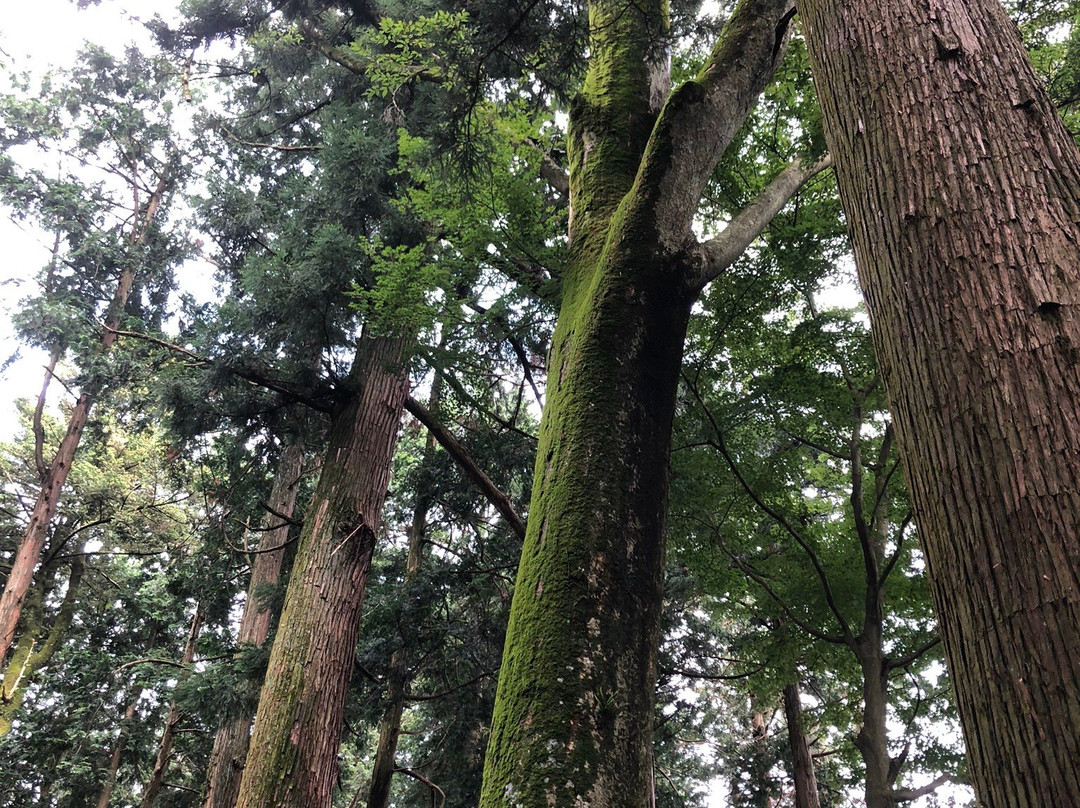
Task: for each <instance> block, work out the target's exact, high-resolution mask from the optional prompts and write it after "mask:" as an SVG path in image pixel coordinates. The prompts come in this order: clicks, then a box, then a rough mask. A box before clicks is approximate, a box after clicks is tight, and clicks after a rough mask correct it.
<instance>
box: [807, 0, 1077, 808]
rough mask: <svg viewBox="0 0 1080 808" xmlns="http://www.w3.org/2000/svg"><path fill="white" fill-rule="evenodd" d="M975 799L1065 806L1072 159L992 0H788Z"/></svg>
mask: <svg viewBox="0 0 1080 808" xmlns="http://www.w3.org/2000/svg"><path fill="white" fill-rule="evenodd" d="M799 9H800V13H801V14H802V16H803V21H804V24H805V28H806V32H807V45H808V48H809V53H810V58H811V62H812V65H813V68H814V74H815V79H816V82H817V87H818V92H819V95H820V98H821V103H822V109H823V112H824V116H825V123H826V133H827V136H828V141H829V144H830V149H831V152H832V155H833V158H834V160H835V162H836V166H837V178H838V182H839V187H840V193H841V197H842V199H843V202H844V208H845V211H846V214H847V217H848V221H849V223H850V227H851V233H852V241H853V245H854V250H855V257H856V263H857V265H858V268H859V276H860V280H861V282H862V285H863V288H864V291H865V294H866V300H867V306H868V308H869V311H870V315H871V319H872V322H873V327H874V328H873V330H874V337H875V341H876V345H877V351H878V357H879V361H880V364H881V366H882V369H883V373H884V378H885V381H886V386H887V388H888V392H889V397H890V402H891V406H892V409H893V413H894V418H895V423H896V429H897V435H898V442H899V446H900V449H901V454H902V457H903V459H904V463H905V468H906V471H907V477H908V482H909V484H910V487H911V493H912V499H913V503H914V507H915V514H916V519H917V522H918V525H919V535H920V537H921V540H922V542H923V547H924V551H925V555H926V560H927V571H928V574H929V577H930V581H931V589H932V592H933V594H934V600H935V605H936V608H937V612H938V617H939V621H940V623H941V627H942V633H943V639H944V644H945V650H946V654H947V657H948V661H949V668H950V672H951V676H952V682H953V686H954V688H955V691H956V697H957V706H958V709H959V712H960V717H961V721H962V724H963V727H964V732H965V737H966V740H967V746H968V754H969V758H970V772H971V778H972V781H973V784H974V786H975V789H976V793H977V794H978V796H979V799H980V800H981V801H982V803H983V804H985V805H987V806H989V808H1028V807H1032V808H1033V807H1034V806H1048V805H1062V806H1065V805H1070V806H1075V805H1080V767H1078V766H1077V765H1076V761H1077V760H1080V656H1078V655H1077V654H1076V653H1075V649H1076V648H1077V647H1080V525H1078V521H1080V466H1078V465H1077V463H1076V461H1075V458H1076V456H1077V451H1078V449H1080V418H1078V417H1077V405H1076V402H1077V401H1080V375H1078V374H1077V356H1078V354H1077V348H1078V346H1080V316H1078V314H1080V312H1078V306H1077V304H1078V303H1080V262H1078V260H1077V244H1078V242H1080V225H1078V222H1080V157H1078V154H1077V150H1076V146H1075V144H1074V143H1073V142H1072V139H1071V138H1070V137H1069V134H1068V133H1067V132H1066V131H1065V129H1064V127H1063V126H1062V124H1061V122H1060V120H1059V119H1058V117H1057V114H1056V112H1055V110H1054V109H1053V108H1052V106H1051V105H1050V103H1049V101H1048V99H1047V97H1046V95H1045V93H1044V92H1043V90H1042V88H1041V87H1040V86H1039V83H1038V81H1037V80H1036V78H1035V76H1034V74H1033V72H1032V70H1031V67H1030V65H1029V64H1028V61H1027V58H1026V55H1025V53H1024V50H1023V47H1022V45H1021V42H1020V38H1019V35H1018V33H1017V31H1016V29H1015V27H1014V26H1013V24H1012V23H1011V22H1010V21H1009V19H1008V17H1007V16H1006V15H1005V13H1004V11H1003V10H1002V8H1001V7H1000V5H999V4H998V3H997V2H994V0H929V2H921V3H916V2H912V1H911V0H843V2H841V1H840V0H803V2H802V3H800V6H799Z"/></svg>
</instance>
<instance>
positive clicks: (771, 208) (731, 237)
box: [687, 156, 832, 294]
mask: <svg viewBox="0 0 1080 808" xmlns="http://www.w3.org/2000/svg"><path fill="white" fill-rule="evenodd" d="M830 166H832V158H831V157H829V156H825V157H824V158H822V159H821V160H818V161H817V162H816V163H813V164H807V163H804V162H803V161H802V160H794V161H793V162H791V163H790V164H789V165H788V166H787V168H785V169H784V170H783V171H781V172H780V173H779V174H777V175H776V177H775V178H773V180H772V182H770V183H769V184H768V185H766V186H765V187H764V188H763V189H761V191H760V192H758V195H757V196H756V197H754V200H753V201H752V202H751V203H750V204H749V205H747V206H746V207H745V208H743V209H742V211H740V212H739V213H738V215H736V216H735V218H733V219H732V220H731V222H730V223H729V224H728V226H727V227H726V228H724V231H723V232H722V233H720V234H719V235H718V236H716V237H715V238H713V239H710V240H709V241H706V242H704V243H702V244H699V245H698V247H697V256H698V260H699V266H698V269H697V271H696V272H694V273H693V274H692V275H691V277H690V278H688V281H687V283H688V285H689V287H690V291H691V292H693V293H695V294H696V293H697V292H700V291H701V290H702V289H703V288H704V287H705V285H706V284H707V283H709V282H710V281H712V280H714V279H715V278H716V277H718V276H719V275H720V274H721V273H723V272H725V271H726V270H727V269H728V268H729V267H730V266H731V265H732V264H734V263H735V261H736V260H737V259H738V258H739V256H741V255H742V254H743V253H744V252H746V249H747V248H748V247H749V246H750V245H751V244H753V243H754V240H755V239H756V238H757V237H758V236H760V235H761V233H762V232H763V231H764V230H765V228H766V227H767V226H768V224H769V222H771V221H772V220H773V218H774V217H775V216H776V214H777V213H779V212H780V210H781V209H782V208H783V207H784V205H786V204H787V203H788V201H789V200H790V199H791V197H793V196H794V195H795V193H796V191H798V190H799V188H801V187H802V186H803V184H804V183H805V182H807V180H809V179H811V178H813V177H815V176H817V175H818V174H820V173H821V172H822V171H824V170H825V169H827V168H829V167H830Z"/></svg>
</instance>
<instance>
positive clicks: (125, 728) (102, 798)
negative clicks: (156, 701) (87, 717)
mask: <svg viewBox="0 0 1080 808" xmlns="http://www.w3.org/2000/svg"><path fill="white" fill-rule="evenodd" d="M142 694H143V689H142V688H139V689H138V690H136V692H135V697H134V698H133V699H131V701H130V702H128V706H127V709H126V710H124V720H123V722H122V723H121V724H120V734H119V735H117V736H116V743H115V744H114V745H113V751H112V754H111V755H110V756H109V770H108V771H107V772H106V774H105V783H104V784H103V785H102V786H101V793H100V794H99V795H98V802H97V808H109V800H111V799H112V794H113V790H114V789H115V788H116V776H117V775H118V774H119V773H120V760H121V759H122V758H123V756H124V749H126V748H127V741H128V736H129V735H130V734H131V722H132V721H134V720H135V710H136V708H137V707H138V704H139V699H140V698H141V697H142Z"/></svg>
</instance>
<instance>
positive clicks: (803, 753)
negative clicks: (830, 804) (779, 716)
mask: <svg viewBox="0 0 1080 808" xmlns="http://www.w3.org/2000/svg"><path fill="white" fill-rule="evenodd" d="M784 717H785V718H786V719H787V730H788V748H789V749H790V750H791V762H792V772H793V777H792V779H793V780H794V782H795V808H820V806H821V801H820V800H819V799H818V789H817V773H816V772H815V770H814V756H813V754H812V753H811V751H810V740H809V739H808V738H807V737H806V730H805V728H804V727H803V722H802V696H801V694H800V692H799V685H798V683H796V682H793V683H791V684H790V685H788V686H787V687H785V688H784Z"/></svg>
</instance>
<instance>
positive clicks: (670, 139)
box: [635, 0, 792, 254]
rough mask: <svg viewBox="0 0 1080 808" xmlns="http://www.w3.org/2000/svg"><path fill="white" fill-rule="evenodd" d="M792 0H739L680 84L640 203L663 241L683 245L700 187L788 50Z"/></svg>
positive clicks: (648, 156)
mask: <svg viewBox="0 0 1080 808" xmlns="http://www.w3.org/2000/svg"><path fill="white" fill-rule="evenodd" d="M791 5H792V4H791V2H790V0H741V1H740V2H739V3H738V5H737V6H736V7H735V10H734V11H733V12H732V15H731V18H730V19H729V20H728V23H727V25H726V26H725V27H724V30H723V32H722V33H721V34H720V38H719V39H718V40H717V42H716V45H715V46H714V47H713V50H712V53H711V54H710V56H709V60H708V62H707V63H706V65H705V68H704V70H702V72H701V74H700V75H699V76H698V77H697V78H696V79H695V80H693V81H689V82H687V83H686V84H684V85H682V86H681V87H679V89H678V90H676V91H675V92H674V93H673V94H672V95H671V97H670V98H669V99H668V101H667V103H666V104H665V105H664V108H663V111H662V112H661V113H660V117H659V119H658V120H657V122H656V126H655V128H654V129H653V133H652V136H651V137H650V138H649V143H648V146H647V147H646V151H645V159H644V161H643V162H642V166H641V171H640V172H639V174H638V177H637V181H636V187H637V189H638V191H639V196H638V198H637V199H636V200H635V203H637V204H640V205H641V206H642V207H643V208H645V209H649V210H650V211H651V212H652V216H653V217H654V220H655V222H656V226H657V228H658V233H657V236H658V237H659V239H660V243H661V245H662V246H663V247H664V248H666V249H667V251H668V252H670V253H671V254H676V253H678V252H680V251H681V250H683V249H684V248H685V246H686V243H687V241H688V239H690V238H692V237H691V235H690V234H691V230H690V225H691V222H692V221H693V218H694V214H695V213H696V211H697V208H698V204H699V202H700V200H701V193H702V191H703V189H704V188H705V183H706V182H708V179H709V177H710V176H711V175H712V172H713V169H714V168H715V167H716V164H717V163H718V162H719V161H720V158H721V156H723V154H724V151H725V150H726V149H727V147H728V145H729V144H730V143H731V140H732V138H733V137H734V136H735V134H736V133H737V132H738V131H739V129H740V128H741V127H742V125H743V122H744V121H745V119H746V116H747V115H748V114H749V112H750V110H751V109H753V107H754V105H755V104H756V103H757V99H758V96H759V95H760V94H761V91H762V90H764V89H765V87H766V85H768V83H769V82H770V81H771V80H772V76H773V73H774V72H775V70H776V67H777V65H779V64H780V62H781V60H782V59H783V56H784V50H785V49H784V43H785V42H786V39H787V29H788V23H789V21H790V19H791V10H792V9H791Z"/></svg>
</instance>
